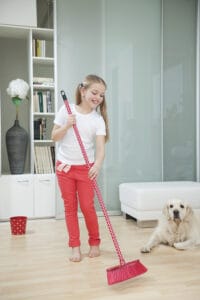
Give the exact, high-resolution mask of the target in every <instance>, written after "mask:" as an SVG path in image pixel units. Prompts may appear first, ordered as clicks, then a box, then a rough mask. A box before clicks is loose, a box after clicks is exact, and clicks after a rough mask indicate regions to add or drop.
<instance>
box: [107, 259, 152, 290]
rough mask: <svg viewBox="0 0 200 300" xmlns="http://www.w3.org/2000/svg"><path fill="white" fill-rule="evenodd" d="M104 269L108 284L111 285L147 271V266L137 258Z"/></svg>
mask: <svg viewBox="0 0 200 300" xmlns="http://www.w3.org/2000/svg"><path fill="white" fill-rule="evenodd" d="M106 271H107V280H108V284H109V285H111V284H114V283H118V282H121V281H125V280H127V279H130V278H133V277H136V276H138V275H141V274H143V273H145V272H146V271H147V268H146V267H145V266H144V265H143V264H141V262H140V261H139V260H134V261H131V262H128V263H125V264H124V265H119V266H115V267H111V268H109V269H107V270H106Z"/></svg>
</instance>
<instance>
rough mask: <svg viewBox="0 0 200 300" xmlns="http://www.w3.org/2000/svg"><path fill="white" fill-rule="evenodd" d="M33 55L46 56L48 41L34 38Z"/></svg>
mask: <svg viewBox="0 0 200 300" xmlns="http://www.w3.org/2000/svg"><path fill="white" fill-rule="evenodd" d="M32 50H33V56H37V57H45V56H46V41H45V40H40V39H33V49H32Z"/></svg>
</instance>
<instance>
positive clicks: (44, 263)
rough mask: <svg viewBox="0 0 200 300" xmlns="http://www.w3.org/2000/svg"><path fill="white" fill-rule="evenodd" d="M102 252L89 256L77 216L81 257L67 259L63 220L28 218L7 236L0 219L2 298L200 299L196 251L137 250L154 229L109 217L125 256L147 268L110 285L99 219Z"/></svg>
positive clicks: (109, 253) (110, 254)
mask: <svg viewBox="0 0 200 300" xmlns="http://www.w3.org/2000/svg"><path fill="white" fill-rule="evenodd" d="M99 222H100V229H101V237H102V244H101V256H100V257H98V258H93V259H91V258H88V257H87V256H86V254H87V251H88V245H87V235H86V231H85V225H84V221H83V219H82V218H81V219H80V224H81V236H82V241H83V242H82V252H83V256H84V257H83V260H82V261H81V262H80V263H72V262H70V261H69V260H68V255H69V253H70V252H69V249H68V247H67V241H66V240H67V234H66V230H65V222H64V220H54V219H50V220H28V224H27V233H26V234H25V235H23V236H12V235H11V233H10V224H9V222H1V223H0V299H1V300H13V299H14V300H33V299H34V300H44V299H45V300H64V299H65V300H70V299H73V300H86V299H87V300H93V299H97V300H100V299H104V300H110V299H120V300H121V299H122V300H126V299H131V300H133V299H135V300H157V299H162V300H165V299H170V300H173V299H176V300H179V299H181V300H186V299H187V300H188V299H189V300H199V299H200V249H195V250H189V251H178V250H175V249H173V248H170V247H166V246H159V247H158V248H156V249H154V251H153V252H152V253H151V254H141V253H140V251H139V249H140V247H141V246H142V245H143V243H144V242H145V241H146V240H147V239H148V237H149V234H150V233H151V232H152V230H153V228H138V227H137V226H136V224H135V222H134V221H133V220H131V219H129V220H126V219H124V218H123V217H122V216H118V217H111V222H112V224H113V227H114V229H115V232H116V235H117V237H118V240H119V244H120V247H121V250H122V253H123V254H124V257H125V260H126V261H127V262H128V261H132V260H135V259H139V260H140V261H141V263H143V264H144V265H145V266H146V267H147V268H148V272H147V273H145V274H143V275H141V276H138V277H135V278H132V279H129V280H126V281H124V282H121V283H118V284H115V285H111V286H109V285H108V284H107V279H106V268H108V267H112V266H115V265H118V264H119V262H118V258H117V256H116V254H115V252H114V248H113V244H112V240H111V238H110V235H109V234H108V230H107V227H106V224H105V220H104V218H103V217H99Z"/></svg>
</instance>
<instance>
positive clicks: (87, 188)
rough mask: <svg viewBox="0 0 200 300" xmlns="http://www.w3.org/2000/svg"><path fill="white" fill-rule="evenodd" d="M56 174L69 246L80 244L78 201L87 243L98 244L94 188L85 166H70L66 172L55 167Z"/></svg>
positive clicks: (58, 163)
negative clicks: (83, 220) (62, 202)
mask: <svg viewBox="0 0 200 300" xmlns="http://www.w3.org/2000/svg"><path fill="white" fill-rule="evenodd" d="M59 165H60V162H57V163H56V166H57V167H58V166H59ZM56 175H57V179H58V184H59V187H60V191H61V196H62V198H63V201H64V209H65V220H66V225H67V229H68V233H69V247H78V246H80V244H81V243H80V229H79V222H78V202H79V205H80V209H81V211H82V213H83V216H84V218H85V224H86V227H87V230H88V235H89V239H88V243H89V245H90V246H97V245H99V244H100V238H99V225H98V218H97V214H96V210H95V207H94V189H93V186H92V183H91V180H90V179H89V178H88V168H87V166H86V165H82V166H71V167H70V169H69V171H67V172H65V171H64V170H61V171H59V170H58V169H57V168H56Z"/></svg>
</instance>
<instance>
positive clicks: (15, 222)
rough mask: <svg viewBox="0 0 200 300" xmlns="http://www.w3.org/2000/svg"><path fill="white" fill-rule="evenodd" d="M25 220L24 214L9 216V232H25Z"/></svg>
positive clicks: (18, 233) (15, 233)
mask: <svg viewBox="0 0 200 300" xmlns="http://www.w3.org/2000/svg"><path fill="white" fill-rule="evenodd" d="M26 222H27V217H24V216H17V217H11V218H10V226H11V233H12V234H14V235H20V234H25V233H26Z"/></svg>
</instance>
